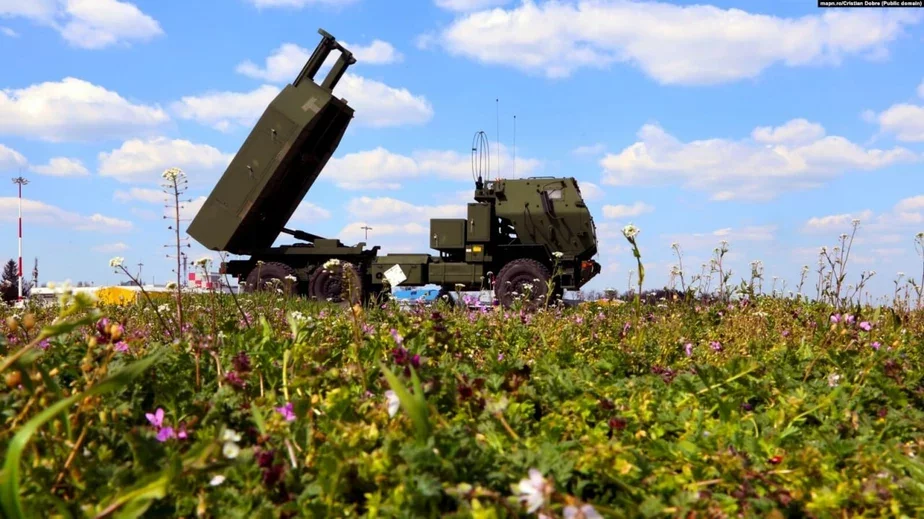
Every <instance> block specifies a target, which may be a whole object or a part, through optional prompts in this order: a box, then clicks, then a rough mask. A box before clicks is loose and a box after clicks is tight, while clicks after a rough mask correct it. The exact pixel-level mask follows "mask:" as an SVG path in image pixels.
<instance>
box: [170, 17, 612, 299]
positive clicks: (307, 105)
mask: <svg viewBox="0 0 924 519" xmlns="http://www.w3.org/2000/svg"><path fill="white" fill-rule="evenodd" d="M319 33H320V34H321V36H322V39H321V41H320V43H319V44H318V46H317V48H316V49H315V50H314V52H313V54H312V55H311V57H310V58H309V59H308V61H307V63H306V64H305V66H304V67H303V68H302V70H301V72H300V73H299V74H298V76H297V77H296V78H295V80H294V81H293V82H292V83H290V84H288V85H286V86H285V88H283V89H282V91H281V92H280V93H279V94H278V95H277V96H276V98H275V99H273V101H272V102H271V103H270V104H269V106H268V107H267V108H266V110H265V111H264V113H263V115H262V116H261V117H260V119H259V120H258V121H257V123H256V125H255V126H254V128H253V130H252V131H251V133H250V135H248V137H247V139H246V140H245V141H244V143H243V144H242V145H241V147H240V150H239V151H238V152H237V154H236V155H235V156H234V158H233V159H232V161H231V163H230V164H229V165H228V168H227V170H226V171H225V172H224V174H223V175H222V177H221V178H220V179H219V181H218V183H217V185H216V186H215V187H214V189H213V190H212V192H211V193H210V194H209V196H208V198H207V199H206V201H205V203H204V204H203V206H202V208H201V209H200V210H199V212H198V213H197V214H196V216H195V218H194V219H193V221H192V222H191V223H190V225H189V228H188V229H187V233H188V234H189V235H190V236H191V237H192V238H193V239H195V240H196V241H198V242H199V243H200V244H202V246H204V247H206V248H207V249H210V250H214V251H220V252H225V253H229V254H232V255H235V256H246V258H244V259H233V260H230V261H225V262H222V264H221V267H220V272H221V273H222V274H227V275H229V276H231V277H234V278H236V279H237V281H238V283H239V284H240V285H241V287H242V288H243V290H244V291H245V292H252V291H256V290H265V289H267V288H268V287H279V286H285V287H294V289H295V290H296V291H297V293H299V294H301V295H304V296H307V297H309V298H312V299H318V300H322V301H332V302H350V303H359V302H364V301H368V300H369V298H371V297H375V296H377V295H378V294H379V293H381V292H382V290H383V289H385V288H386V287H388V286H394V285H400V286H401V287H415V286H424V285H437V286H439V287H441V289H442V291H443V292H444V293H452V292H455V291H480V290H485V289H488V290H490V289H493V290H494V295H495V299H496V300H497V301H498V302H499V303H500V304H502V305H504V306H509V305H511V304H512V303H513V301H514V300H516V299H520V300H522V301H523V302H524V303H525V304H527V305H537V304H546V303H551V302H553V300H554V299H558V298H561V297H562V295H563V293H564V290H577V289H579V288H581V287H582V286H584V285H585V284H586V283H587V282H588V281H589V280H590V279H592V278H593V277H594V276H596V275H597V274H599V273H600V264H599V263H597V262H596V261H595V260H594V259H593V257H594V256H595V255H596V254H597V237H596V228H595V225H594V220H593V217H592V216H591V214H590V211H589V210H588V208H587V206H586V205H585V203H584V199H583V197H582V195H581V190H580V187H579V186H578V182H577V181H576V180H575V179H574V178H571V177H532V178H518V179H507V178H495V179H493V180H491V179H485V178H484V175H483V174H484V171H483V167H482V164H483V163H484V162H485V158H486V157H489V156H490V154H489V153H485V152H484V147H485V145H486V144H487V139H486V137H485V136H484V133H483V132H478V133H476V135H475V140H474V141H473V146H472V154H473V180H474V183H475V186H474V187H475V189H474V194H473V200H472V202H470V203H468V206H467V212H466V217H465V218H434V219H431V220H430V248H431V249H432V250H434V251H436V254H431V253H419V254H384V255H380V254H379V249H380V246H373V247H371V248H367V247H366V243H365V242H359V243H356V244H353V245H348V244H344V243H343V242H341V241H340V240H339V239H336V238H324V237H321V236H318V235H315V234H312V233H309V232H305V231H301V230H293V229H289V228H287V227H286V225H287V223H288V221H289V219H290V218H291V217H292V214H293V213H294V212H295V210H296V208H297V207H298V205H299V204H300V203H301V202H302V200H303V199H304V198H305V195H306V194H307V193H308V191H309V190H310V189H311V186H312V185H313V184H314V182H315V180H316V179H317V178H318V175H319V174H320V173H321V170H322V169H323V168H324V166H325V165H326V164H327V162H328V160H329V159H330V157H331V155H332V154H333V153H334V151H335V150H336V149H337V147H338V146H339V144H340V140H341V139H342V137H343V134H344V132H345V131H346V129H347V126H349V124H350V122H351V120H352V119H353V114H354V110H353V108H352V107H350V105H349V104H348V103H347V100H346V99H341V98H338V97H336V96H335V95H334V92H333V91H334V88H335V87H336V85H337V83H338V82H339V81H340V79H341V78H342V77H343V74H344V73H345V72H346V70H347V68H348V67H349V66H350V65H352V64H354V63H355V62H356V58H355V57H354V56H353V54H352V53H351V52H350V51H349V50H347V49H346V48H344V47H343V45H341V44H340V43H339V42H337V40H336V39H335V38H334V37H333V36H331V35H330V34H328V33H327V32H325V31H324V30H323V29H320V30H319ZM335 50H336V51H339V52H340V55H339V58H338V59H337V60H336V62H335V63H334V64H333V66H332V67H331V68H330V70H329V71H328V73H327V75H326V77H325V78H324V80H323V81H322V82H320V83H318V82H316V81H315V76H316V75H317V74H318V72H319V71H320V70H321V68H322V65H323V64H324V62H325V60H326V59H327V58H328V57H329V56H330V54H331V52H333V51H335ZM280 233H285V234H287V235H290V236H291V237H292V238H294V240H295V243H292V244H291V245H283V246H277V247H274V246H273V243H275V242H276V239H277V238H278V237H279V235H280ZM293 280H294V281H293Z"/></svg>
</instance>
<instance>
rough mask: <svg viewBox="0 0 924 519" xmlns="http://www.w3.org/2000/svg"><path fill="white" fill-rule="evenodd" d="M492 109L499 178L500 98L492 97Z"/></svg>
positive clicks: (498, 175)
mask: <svg viewBox="0 0 924 519" xmlns="http://www.w3.org/2000/svg"><path fill="white" fill-rule="evenodd" d="M494 111H495V117H496V118H497V137H496V140H497V179H498V180H500V99H494Z"/></svg>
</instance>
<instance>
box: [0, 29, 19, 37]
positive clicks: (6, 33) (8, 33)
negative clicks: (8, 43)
mask: <svg viewBox="0 0 924 519" xmlns="http://www.w3.org/2000/svg"><path fill="white" fill-rule="evenodd" d="M0 33H3V35H4V36H9V37H10V38H19V33H18V32H16V31H14V30H13V29H10V28H9V27H0Z"/></svg>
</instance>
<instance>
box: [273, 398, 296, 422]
mask: <svg viewBox="0 0 924 519" xmlns="http://www.w3.org/2000/svg"><path fill="white" fill-rule="evenodd" d="M276 412H278V413H279V414H281V415H282V417H283V418H285V419H286V421H287V422H294V421H295V408H294V407H293V406H292V402H287V403H286V405H284V406H282V407H277V408H276Z"/></svg>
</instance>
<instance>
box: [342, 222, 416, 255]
mask: <svg viewBox="0 0 924 519" xmlns="http://www.w3.org/2000/svg"><path fill="white" fill-rule="evenodd" d="M363 227H371V230H370V231H369V234H371V235H372V236H370V237H369V240H370V241H371V240H372V238H373V236H374V237H376V239H377V238H378V237H379V236H392V237H393V236H396V235H397V236H399V237H403V236H406V235H425V234H427V233H428V232H429V230H428V228H427V227H425V226H423V225H421V224H419V223H414V222H412V223H405V224H397V223H378V222H352V223H349V224H347V225H345V226H344V227H343V229H341V230H340V232H339V233H338V234H337V238H339V239H340V240H342V241H343V242H344V243H357V242H360V241H366V237H365V234H366V231H365V230H364V229H363ZM378 243H379V242H376V244H378ZM428 245H429V243H424V244H423V246H422V247H421V248H420V249H419V250H424V249H425V248H426V247H427V246H428ZM383 251H384V246H383ZM385 252H396V251H395V249H394V247H389V248H388V250H387V251H385Z"/></svg>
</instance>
